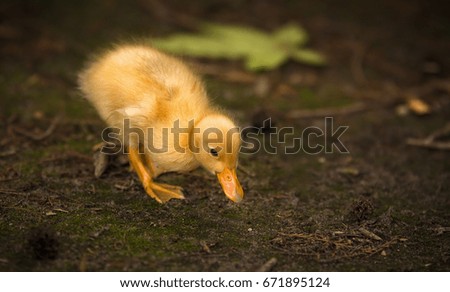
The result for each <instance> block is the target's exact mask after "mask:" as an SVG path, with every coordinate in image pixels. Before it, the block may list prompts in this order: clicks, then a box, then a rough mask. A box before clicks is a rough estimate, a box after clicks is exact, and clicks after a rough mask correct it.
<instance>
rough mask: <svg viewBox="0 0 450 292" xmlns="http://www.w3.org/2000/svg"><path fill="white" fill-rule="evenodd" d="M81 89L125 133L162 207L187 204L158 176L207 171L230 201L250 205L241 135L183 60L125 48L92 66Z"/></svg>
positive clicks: (134, 160) (81, 78) (134, 162)
mask: <svg viewBox="0 0 450 292" xmlns="http://www.w3.org/2000/svg"><path fill="white" fill-rule="evenodd" d="M79 85H80V88H81V91H82V92H83V94H84V95H85V96H86V98H87V99H88V100H89V101H90V102H91V103H92V104H93V106H94V107H95V108H96V109H97V111H98V113H99V114H100V116H101V117H102V119H103V120H105V121H106V123H107V124H108V125H110V126H112V127H115V128H118V130H119V131H120V132H119V133H121V134H122V135H119V137H120V140H121V142H122V145H125V146H126V148H127V150H128V155H129V159H130V163H131V165H132V167H133V169H134V170H135V171H136V173H137V174H138V176H139V178H140V180H141V182H142V184H143V186H144V189H145V191H146V192H147V194H148V195H149V196H151V197H152V198H154V199H155V200H156V201H158V202H160V203H164V202H166V201H168V200H170V199H172V198H176V199H184V196H183V192H182V188H180V187H177V186H171V185H167V184H162V183H156V182H155V181H154V179H155V178H156V177H158V176H159V175H160V174H162V173H165V172H187V171H191V170H193V169H195V168H197V167H199V166H202V167H203V168H205V169H206V170H207V171H209V172H211V173H212V174H215V175H217V177H218V179H219V182H220V184H221V186H222V188H223V191H224V193H225V195H226V196H227V197H228V198H230V199H231V200H233V201H234V202H239V201H241V200H242V198H243V196H244V192H243V190H242V187H241V185H240V183H239V181H238V179H237V176H236V168H237V164H238V153H239V148H240V143H241V140H240V135H239V131H238V128H237V127H236V125H235V123H234V122H233V121H232V120H231V119H230V118H229V117H227V116H226V115H224V114H223V113H221V112H220V110H218V109H217V108H215V107H213V106H211V104H210V102H209V99H208V97H207V94H206V91H205V88H204V86H203V84H202V82H201V80H200V79H199V78H198V77H197V76H196V75H195V74H193V73H192V72H191V71H190V70H189V69H188V67H187V66H186V65H185V64H183V63H182V62H181V61H179V60H177V59H176V58H174V57H171V56H168V55H166V54H164V53H162V52H160V51H158V50H156V49H154V48H151V47H149V46H145V45H125V46H119V47H117V48H116V49H114V50H111V51H109V52H107V53H106V54H104V55H102V56H100V57H99V58H97V59H96V60H95V61H94V62H92V63H91V64H90V65H89V66H88V67H87V68H86V69H85V70H84V71H83V72H82V73H81V74H80V76H79ZM127 131H128V132H129V133H127Z"/></svg>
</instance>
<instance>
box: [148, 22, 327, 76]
mask: <svg viewBox="0 0 450 292" xmlns="http://www.w3.org/2000/svg"><path fill="white" fill-rule="evenodd" d="M307 39H308V35H307V33H306V32H305V31H304V29H303V28H301V27H300V26H298V25H295V24H288V25H286V26H284V27H282V28H280V29H279V30H277V31H275V32H273V33H271V34H269V33H266V32H263V31H260V30H257V29H254V28H250V27H244V26H237V25H219V24H211V23H206V24H204V25H202V26H201V27H200V33H199V34H176V35H172V36H169V37H167V38H159V39H154V40H152V44H153V45H154V46H155V47H157V48H159V49H162V50H165V51H168V52H171V53H174V54H183V55H189V56H195V57H209V58H224V59H243V60H245V65H246V68H247V69H248V70H250V71H258V70H270V69H274V68H277V67H278V66H280V65H282V64H283V63H284V62H285V61H286V60H287V59H289V57H293V58H295V59H296V60H299V61H301V62H304V63H308V64H311V65H318V64H322V62H324V59H323V58H322V59H321V60H320V58H318V57H317V56H320V55H319V54H318V53H315V52H314V51H309V50H306V52H307V53H306V55H305V53H304V51H302V50H298V48H299V46H300V45H302V44H304V43H305V42H306V41H307ZM302 52H303V53H302ZM308 52H309V53H308ZM314 53H315V54H316V55H315V56H314ZM308 55H309V56H308ZM319 61H321V62H319Z"/></svg>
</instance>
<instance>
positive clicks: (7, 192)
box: [0, 189, 27, 195]
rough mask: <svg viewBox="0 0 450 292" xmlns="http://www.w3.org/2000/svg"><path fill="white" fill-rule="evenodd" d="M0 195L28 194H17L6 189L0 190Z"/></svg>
mask: <svg viewBox="0 0 450 292" xmlns="http://www.w3.org/2000/svg"><path fill="white" fill-rule="evenodd" d="M0 193H1V194H6V195H26V194H27V193H24V192H17V191H13V190H5V189H0Z"/></svg>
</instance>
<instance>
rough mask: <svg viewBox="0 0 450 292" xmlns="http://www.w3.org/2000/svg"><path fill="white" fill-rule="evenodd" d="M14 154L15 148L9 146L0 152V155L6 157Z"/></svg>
mask: <svg viewBox="0 0 450 292" xmlns="http://www.w3.org/2000/svg"><path fill="white" fill-rule="evenodd" d="M14 154H16V149H14V148H10V149H8V150H6V151H3V152H0V157H7V156H11V155H14Z"/></svg>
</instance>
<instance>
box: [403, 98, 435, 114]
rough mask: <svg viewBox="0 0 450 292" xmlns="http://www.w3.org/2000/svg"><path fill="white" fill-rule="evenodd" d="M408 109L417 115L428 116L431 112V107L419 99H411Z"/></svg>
mask: <svg viewBox="0 0 450 292" xmlns="http://www.w3.org/2000/svg"><path fill="white" fill-rule="evenodd" d="M408 107H409V109H410V110H411V111H413V112H414V113H415V114H417V115H426V114H429V113H430V112H431V109H430V106H429V105H428V104H427V103H425V102H424V101H423V100H421V99H419V98H411V99H409V100H408Z"/></svg>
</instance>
